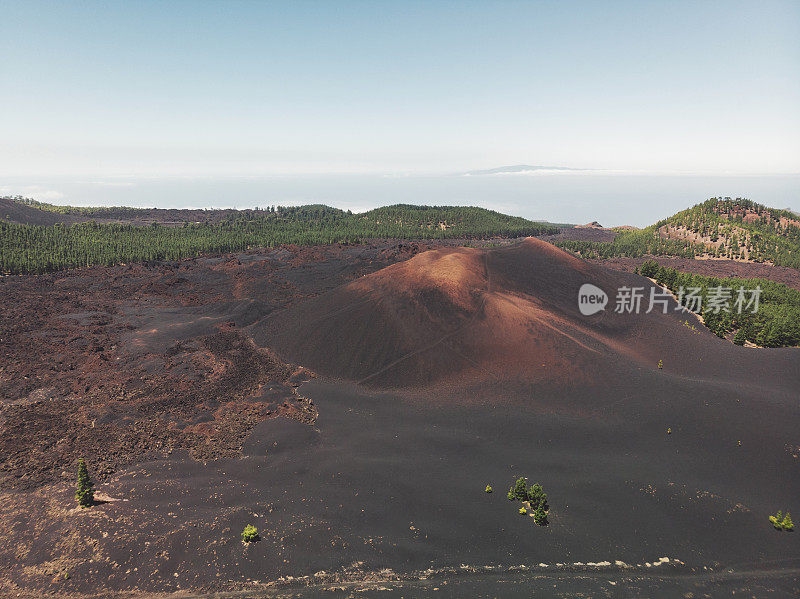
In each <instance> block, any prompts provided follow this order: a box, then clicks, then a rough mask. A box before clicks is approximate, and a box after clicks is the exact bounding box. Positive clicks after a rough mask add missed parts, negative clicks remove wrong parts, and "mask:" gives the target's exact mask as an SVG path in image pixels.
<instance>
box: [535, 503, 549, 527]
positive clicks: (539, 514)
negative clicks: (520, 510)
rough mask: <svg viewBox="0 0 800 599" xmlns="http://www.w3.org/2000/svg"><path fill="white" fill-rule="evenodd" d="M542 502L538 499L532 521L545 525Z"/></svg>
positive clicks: (545, 514)
mask: <svg viewBox="0 0 800 599" xmlns="http://www.w3.org/2000/svg"><path fill="white" fill-rule="evenodd" d="M544 504H545V502H544V501H540V502H539V506H538V507H537V508H536V511H534V512H533V521H534V522H536V524H538V525H539V526H546V525H547V512H546V511H545V509H544Z"/></svg>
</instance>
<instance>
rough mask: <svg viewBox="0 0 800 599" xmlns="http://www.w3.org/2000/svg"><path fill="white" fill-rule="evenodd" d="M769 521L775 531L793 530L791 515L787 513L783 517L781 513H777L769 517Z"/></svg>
mask: <svg viewBox="0 0 800 599" xmlns="http://www.w3.org/2000/svg"><path fill="white" fill-rule="evenodd" d="M769 521H770V524H772V526H773V527H774V528H775V530H785V531H792V530H794V522H792V515H791V514H790V513H789V512H786V515H784V514H783V512H781V511H778V513H777V514H775V515H774V516H770V517H769Z"/></svg>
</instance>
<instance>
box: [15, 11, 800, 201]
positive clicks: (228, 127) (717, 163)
mask: <svg viewBox="0 0 800 599" xmlns="http://www.w3.org/2000/svg"><path fill="white" fill-rule="evenodd" d="M798 31H800V2H797V1H786V2H775V1H758V2H736V1H725V2H702V1H691V2H679V1H672V2H650V1H646V0H637V1H635V2H610V1H609V2H567V1H564V2H499V1H496V2H492V1H484V2H469V1H459V2H444V1H435V0H428V1H425V2H413V1H404V2H379V1H373V2H347V1H341V2H334V1H333V0H331V1H320V2H301V1H292V2H277V1H276V2H242V1H220V2H202V1H199V0H195V1H191V2H180V1H172V2H168V1H161V2H148V1H146V0H138V1H136V2H80V1H74V2H38V1H35V0H25V1H20V2H16V1H7V0H0V77H1V78H2V81H3V83H4V85H3V92H2V94H0V179H2V178H6V179H8V178H14V180H15V181H16V180H24V179H25V178H29V179H30V181H31V182H32V184H33V183H34V182H35V179H36V177H43V176H66V175H69V176H89V177H111V178H113V177H142V178H146V177H165V176H176V177H225V176H236V177H248V176H254V177H255V176H263V175H274V174H303V173H339V174H341V173H370V174H379V173H384V174H386V173H388V174H429V173H449V172H463V171H467V170H471V169H482V168H492V167H497V166H501V165H508V164H520V163H523V164H533V165H558V166H566V167H574V168H587V169H598V170H603V171H614V172H633V173H658V174H669V173H699V174H703V175H709V174H711V175H713V174H726V175H744V174H759V175H760V174H763V175H770V174H787V173H798V172H800V35H798ZM1 182H2V181H1V180H0V183H1ZM700 199H702V198H700ZM698 201H699V200H698Z"/></svg>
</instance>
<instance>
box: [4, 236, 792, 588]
mask: <svg viewBox="0 0 800 599" xmlns="http://www.w3.org/2000/svg"><path fill="white" fill-rule="evenodd" d="M477 245H478V247H459V246H458V244H457V243H448V244H444V245H443V244H434V243H413V242H411V243H409V242H405V243H392V242H386V243H377V242H376V243H374V244H371V245H370V244H366V245H353V246H347V245H337V246H326V247H305V248H299V247H284V248H279V249H275V250H270V251H265V252H249V253H246V254H237V255H228V256H223V257H218V258H197V259H194V260H186V261H182V262H178V263H173V264H162V265H153V266H143V265H127V266H117V267H113V268H87V269H79V270H75V271H68V272H62V273H56V274H50V275H42V276H26V277H3V278H1V279H0V296H1V297H2V305H3V310H2V312H1V313H0V427H1V428H0V432H1V433H2V434H0V595H2V596H11V597H13V596H20V597H33V596H54V595H62V596H71V595H82V594H83V595H90V596H119V595H122V596H136V595H147V596H152V595H159V594H172V593H178V595H177V596H180V597H194V596H207V595H210V594H214V593H217V594H221V595H217V596H232V597H271V596H302V597H317V596H319V597H331V596H359V597H360V596H379V597H414V596H430V595H443V596H451V597H530V596H536V597H586V596H591V597H687V598H688V597H704V596H712V597H713V596H731V595H736V596H740V595H744V596H747V597H750V596H753V597H794V596H797V595H798V594H800V545H798V542H799V541H798V539H800V537H798V536H797V535H798V534H800V533H788V532H778V531H776V530H774V529H773V528H772V526H771V525H770V524H769V522H768V520H767V516H768V515H770V514H773V513H775V512H776V511H778V510H786V509H789V510H794V511H796V513H797V514H798V515H800V504H798V503H796V502H797V501H798V497H800V476H799V474H800V458H798V456H799V455H800V432H798V431H799V430H800V427H798V425H799V424H800V404H798V401H797V400H798V391H800V350H798V349H760V348H750V347H738V346H734V345H733V344H732V343H730V342H728V341H726V340H723V339H719V338H717V337H716V336H714V335H713V334H712V333H711V332H709V331H708V330H707V329H705V328H704V327H703V326H702V324H701V323H699V322H698V321H696V320H695V319H694V317H693V316H691V315H686V314H684V313H681V312H679V311H677V310H675V309H674V308H675V304H674V302H672V303H671V304H670V306H669V308H670V310H669V312H668V313H667V314H662V313H660V312H652V313H650V314H639V315H634V314H615V313H614V312H613V305H611V306H609V307H608V308H607V309H606V310H605V311H603V312H601V313H599V314H596V315H593V316H583V315H581V314H580V313H579V311H578V306H577V294H578V288H579V287H580V285H582V284H583V283H592V284H595V285H597V286H599V287H601V288H602V289H604V290H606V291H607V292H609V295H612V296H613V290H615V289H616V288H618V287H620V286H624V285H628V286H631V285H636V286H643V287H646V288H648V289H649V288H650V287H651V286H652V284H651V283H650V282H649V281H648V280H647V279H644V278H642V277H639V276H638V275H635V274H633V273H631V272H626V271H630V270H632V269H633V266H635V265H631V264H628V263H622V262H614V261H610V262H609V263H608V264H603V263H589V262H586V261H583V260H580V259H578V258H575V257H573V256H571V255H569V254H566V253H565V252H563V251H561V250H558V249H556V248H555V247H554V246H551V245H549V244H547V243H545V242H543V241H540V240H534V239H528V240H520V241H517V242H514V243H503V244H499V245H498V244H489V243H486V244H477ZM731 267H732V266H731V265H730V264H728V263H726V261H706V262H705V263H704V264H703V268H704V269H706V270H704V271H703V272H709V273H710V274H720V275H722V274H728V272H729V271H726V270H725V269H726V268H731ZM736 268H739V269H741V268H745V269H746V268H748V266H747V265H737V266H736ZM708 269H711V270H712V271H713V272H711V271H709V270H708ZM714 269H718V270H717V271H714ZM744 274H746V273H744ZM744 274H743V275H741V276H744ZM751 276H752V275H751ZM786 276H787V277H790V276H791V275H790V274H787V275H786ZM787 284H788V283H787ZM612 302H613V299H612ZM659 362H662V365H663V368H660V367H659V366H658V364H659ZM80 457H84V458H85V459H86V460H87V462H88V463H89V469H90V472H91V473H92V475H93V476H94V478H95V482H96V485H97V500H98V502H97V505H95V506H93V507H91V508H86V509H81V508H79V507H77V505H76V503H75V501H74V499H73V492H74V480H75V467H76V462H77V460H78V459H79V458H80ZM519 477H527V478H528V479H529V481H530V482H531V483H533V482H539V483H541V484H542V485H543V486H544V489H545V491H546V492H547V494H548V501H549V506H550V512H549V516H548V525H547V526H537V525H536V524H535V523H534V520H533V519H532V518H530V517H528V516H527V515H520V513H519V512H518V507H519V504H518V503H516V502H510V501H508V499H507V498H506V492H507V490H508V488H509V486H510V485H511V484H512V483H513V482H514V480H515V479H517V478H519ZM487 485H491V486H492V488H493V492H492V493H486V492H485V487H486V486H487ZM247 524H252V525H254V526H256V527H257V528H258V530H259V534H260V537H261V538H260V540H259V541H258V542H256V543H251V544H244V543H242V541H241V540H240V537H239V534H240V532H241V531H242V529H243V528H244V526H245V525H247Z"/></svg>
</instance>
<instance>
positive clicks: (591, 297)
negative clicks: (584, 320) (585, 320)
mask: <svg viewBox="0 0 800 599" xmlns="http://www.w3.org/2000/svg"><path fill="white" fill-rule="evenodd" d="M607 303H608V295H606V292H605V291H603V290H602V289H600V288H599V287H597V286H595V285H592V284H591V283H584V284H583V285H581V288H580V289H579V290H578V310H580V311H581V314H583V315H584V316H591V315H592V314H597V313H598V312H602V311H603V310H605V307H606V304H607Z"/></svg>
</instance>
